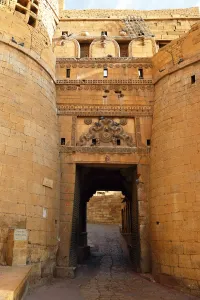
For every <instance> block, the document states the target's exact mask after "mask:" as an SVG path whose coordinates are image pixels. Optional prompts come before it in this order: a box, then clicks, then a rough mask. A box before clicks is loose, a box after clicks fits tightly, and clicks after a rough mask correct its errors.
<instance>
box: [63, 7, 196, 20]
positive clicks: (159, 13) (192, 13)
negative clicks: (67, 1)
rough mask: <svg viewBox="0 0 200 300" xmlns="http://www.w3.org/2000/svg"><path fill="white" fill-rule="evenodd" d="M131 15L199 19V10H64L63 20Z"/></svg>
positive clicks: (153, 17) (117, 17) (144, 17)
mask: <svg viewBox="0 0 200 300" xmlns="http://www.w3.org/2000/svg"><path fill="white" fill-rule="evenodd" d="M130 15H134V16H140V17H142V18H143V19H172V18H188V19H190V18H199V16H200V14H199V8H198V7H191V8H185V9H164V10H131V9H124V10H117V9H87V10H86V9H83V10H64V11H63V12H62V14H61V19H68V18H69V19H123V18H126V17H128V16H130Z"/></svg>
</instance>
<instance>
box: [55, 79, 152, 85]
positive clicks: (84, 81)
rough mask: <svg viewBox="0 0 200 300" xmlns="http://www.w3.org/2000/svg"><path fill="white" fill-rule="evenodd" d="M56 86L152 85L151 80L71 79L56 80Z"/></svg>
mask: <svg viewBox="0 0 200 300" xmlns="http://www.w3.org/2000/svg"><path fill="white" fill-rule="evenodd" d="M56 84H69V85H73V84H76V85H77V84H78V85H80V84H82V85H86V84H89V85H90V84H92V85H94V84H128V85H129V84H130V85H133V84H139V85H141V84H147V85H148V84H153V81H152V79H103V80H96V79H82V80H73V79H71V80H70V79H62V80H57V81H56Z"/></svg>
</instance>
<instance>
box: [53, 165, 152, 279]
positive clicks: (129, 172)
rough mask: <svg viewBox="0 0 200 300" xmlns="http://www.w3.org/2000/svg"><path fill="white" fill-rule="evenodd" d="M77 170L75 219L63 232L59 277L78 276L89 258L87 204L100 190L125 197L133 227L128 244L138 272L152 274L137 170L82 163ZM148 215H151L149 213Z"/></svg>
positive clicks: (72, 209)
mask: <svg viewBox="0 0 200 300" xmlns="http://www.w3.org/2000/svg"><path fill="white" fill-rule="evenodd" d="M74 168H75V169H74V174H73V177H74V183H75V184H74V189H73V195H71V197H72V199H73V201H72V202H71V206H70V211H71V215H70V216H69V214H68V219H69V218H70V220H71V222H68V225H67V226H68V227H67V228H68V229H67V230H66V227H63V224H62V227H63V229H62V228H61V232H62V233H63V234H64V235H65V237H64V236H63V237H62V240H61V244H60V248H59V252H58V267H57V276H69V275H70V276H74V270H75V268H76V266H77V264H78V263H79V262H81V261H82V259H83V258H84V257H86V256H87V255H88V251H89V249H88V246H87V233H86V209H87V208H86V206H87V201H88V200H89V199H90V197H91V196H92V195H93V194H94V193H95V192H96V191H97V190H113V191H121V192H122V193H123V195H125V198H126V199H127V203H128V205H127V207H129V208H128V209H129V210H130V213H129V216H130V218H131V219H129V220H127V222H129V223H131V226H129V228H130V232H125V231H124V232H122V234H124V238H125V239H126V241H127V244H128V248H129V253H130V258H131V261H132V265H133V268H134V270H135V271H139V272H147V271H149V255H146V253H147V252H148V253H149V249H148V251H146V250H145V251H144V242H146V240H147V239H148V232H144V231H147V230H148V228H147V226H146V227H145V228H144V226H143V224H140V222H141V218H142V215H141V213H142V214H143V211H141V213H140V208H141V201H140V200H141V191H140V190H141V187H140V184H138V180H137V176H138V175H137V174H138V172H137V166H136V165H131V164H130V165H123V164H121V165H119V164H118V165H117V164H116V165H113V164H95V163H92V164H80V163H79V164H77V165H76V167H75V166H74ZM68 196H69V195H68ZM146 213H147V214H148V211H147V212H146ZM146 218H148V215H147V216H146ZM66 224H67V223H65V226H66ZM69 226H70V227H69ZM141 229H142V236H141ZM145 239H146V240H145ZM148 247H149V244H148V245H147V248H148ZM59 264H60V265H59Z"/></svg>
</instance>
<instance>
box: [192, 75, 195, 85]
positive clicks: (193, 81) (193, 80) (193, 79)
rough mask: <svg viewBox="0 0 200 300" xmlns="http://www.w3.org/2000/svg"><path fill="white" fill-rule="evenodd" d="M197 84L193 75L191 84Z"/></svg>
mask: <svg viewBox="0 0 200 300" xmlns="http://www.w3.org/2000/svg"><path fill="white" fill-rule="evenodd" d="M195 82H196V78H195V75H192V76H191V84H194V83H195Z"/></svg>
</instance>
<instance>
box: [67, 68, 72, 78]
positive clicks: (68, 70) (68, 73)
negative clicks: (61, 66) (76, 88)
mask: <svg viewBox="0 0 200 300" xmlns="http://www.w3.org/2000/svg"><path fill="white" fill-rule="evenodd" d="M70 73H71V70H70V69H67V70H66V77H67V78H70Z"/></svg>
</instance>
